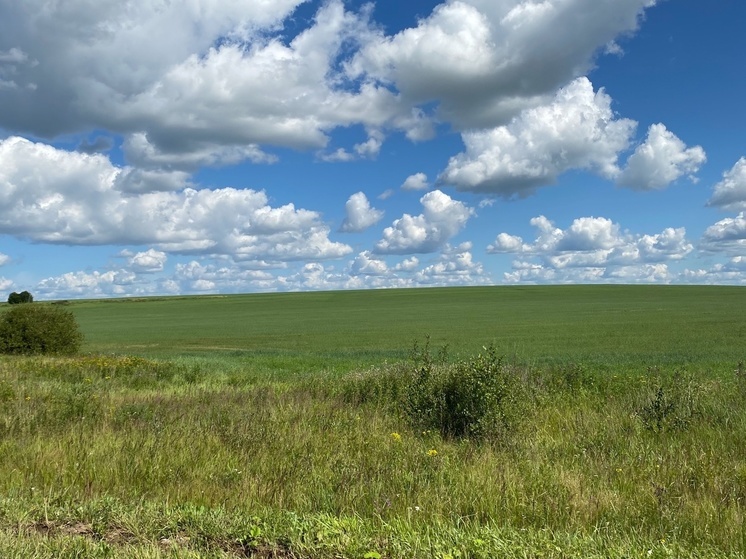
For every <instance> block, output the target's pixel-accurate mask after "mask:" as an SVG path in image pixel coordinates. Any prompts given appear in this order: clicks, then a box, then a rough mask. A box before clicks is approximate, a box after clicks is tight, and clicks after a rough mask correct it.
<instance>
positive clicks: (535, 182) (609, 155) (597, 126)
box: [439, 78, 636, 198]
mask: <svg viewBox="0 0 746 559" xmlns="http://www.w3.org/2000/svg"><path fill="white" fill-rule="evenodd" d="M635 128H636V123H635V122H634V121H631V120H628V119H618V118H616V116H615V114H614V112H613V111H612V109H611V98H610V97H609V96H608V95H607V94H606V93H605V92H604V91H603V90H600V91H598V92H594V90H593V85H592V84H591V82H590V81H589V80H588V79H587V78H578V79H576V80H575V81H573V82H572V83H570V84H569V85H568V86H566V87H564V88H562V89H560V90H559V92H558V93H557V94H556V96H555V98H554V101H553V102H551V103H549V104H546V105H542V106H539V107H535V108H532V109H528V110H526V111H524V112H523V113H521V114H520V115H519V116H518V117H516V118H515V119H514V120H513V121H512V122H511V123H510V124H507V125H505V126H499V127H497V128H492V129H487V130H477V131H472V132H466V133H464V134H463V135H462V137H463V140H464V144H465V145H466V151H465V152H464V153H461V154H459V155H456V156H455V157H452V158H451V160H450V161H449V163H448V167H447V168H446V170H445V171H444V172H443V173H442V174H441V176H440V177H439V182H441V183H446V184H452V185H455V186H456V187H457V188H458V189H459V190H468V191H474V192H483V193H489V194H496V195H499V196H503V197H505V198H510V197H513V196H519V197H524V196H527V195H529V194H531V193H532V192H533V191H534V190H535V189H536V188H537V187H538V186H541V185H546V184H550V183H552V182H554V181H555V180H556V179H557V177H558V176H559V175H560V174H562V173H563V172H565V171H568V170H570V169H588V170H593V171H595V172H597V173H599V174H601V175H602V176H604V177H606V178H613V177H615V176H616V175H617V174H618V173H619V168H618V166H617V159H618V154H619V153H620V152H621V151H622V150H624V149H626V148H627V147H628V145H629V143H630V141H631V138H632V135H633V133H634V131H635Z"/></svg>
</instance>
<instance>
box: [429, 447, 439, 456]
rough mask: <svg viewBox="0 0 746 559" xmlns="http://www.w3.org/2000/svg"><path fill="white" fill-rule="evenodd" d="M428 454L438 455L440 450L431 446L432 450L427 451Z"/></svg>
mask: <svg viewBox="0 0 746 559" xmlns="http://www.w3.org/2000/svg"><path fill="white" fill-rule="evenodd" d="M427 455H428V456H437V455H438V451H437V450H435V449H434V448H431V449H430V450H428V451H427Z"/></svg>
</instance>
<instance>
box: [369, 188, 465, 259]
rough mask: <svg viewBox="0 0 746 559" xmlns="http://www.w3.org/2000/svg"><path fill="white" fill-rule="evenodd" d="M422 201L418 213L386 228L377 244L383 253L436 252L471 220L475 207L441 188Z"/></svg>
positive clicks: (380, 252) (427, 195) (379, 250)
mask: <svg viewBox="0 0 746 559" xmlns="http://www.w3.org/2000/svg"><path fill="white" fill-rule="evenodd" d="M420 203H421V204H422V207H423V212H422V213H421V214H420V215H418V216H412V215H409V214H404V215H403V216H402V217H401V218H399V219H397V220H395V221H394V223H393V224H392V225H391V227H387V228H386V229H384V231H383V238H382V239H381V240H380V241H378V242H377V243H376V247H375V252H377V253H379V254H415V253H428V252H435V251H436V250H438V249H439V248H441V247H443V246H444V245H445V244H446V243H447V242H448V241H449V240H450V239H451V238H452V237H454V236H455V235H456V234H457V233H458V232H459V231H460V230H461V229H462V228H463V227H464V225H466V222H467V221H468V220H469V217H471V215H472V213H473V212H472V210H471V208H469V207H468V206H466V205H465V204H464V203H463V202H459V201H458V200H454V199H452V198H451V197H450V196H448V195H447V194H444V193H443V192H441V191H440V190H434V191H432V192H428V193H427V194H425V195H424V196H423V197H422V198H420Z"/></svg>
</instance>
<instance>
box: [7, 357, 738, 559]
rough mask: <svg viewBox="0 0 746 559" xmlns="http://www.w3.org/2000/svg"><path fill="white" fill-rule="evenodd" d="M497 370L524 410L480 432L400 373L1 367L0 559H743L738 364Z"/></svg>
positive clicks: (46, 362)
mask: <svg viewBox="0 0 746 559" xmlns="http://www.w3.org/2000/svg"><path fill="white" fill-rule="evenodd" d="M442 366H443V367H445V368H448V367H452V368H453V369H452V370H458V364H456V365H451V364H448V363H444V364H443V365H442ZM501 366H505V367H510V368H511V374H514V375H515V376H516V378H519V379H520V382H521V388H520V392H518V394H519V395H520V399H521V408H520V409H521V414H520V415H518V416H515V417H514V418H513V421H511V423H510V429H511V431H510V435H511V436H510V437H500V438H499V439H490V437H484V438H479V439H477V438H470V437H469V434H468V433H463V434H460V435H463V436H453V433H449V432H442V433H441V432H440V431H439V430H437V429H426V428H422V427H421V426H420V425H419V424H417V423H416V422H412V421H411V415H408V413H407V406H406V399H407V395H408V393H409V392H408V391H409V390H410V389H411V386H412V383H413V382H415V380H416V378H417V367H416V365H415V364H412V363H407V362H405V363H398V364H395V365H382V366H379V367H377V368H370V369H367V370H363V371H358V372H357V373H355V374H350V375H346V376H342V377H340V376H339V374H338V373H336V372H329V371H325V372H324V371H322V372H318V373H309V374H307V375H306V376H304V377H302V378H292V379H278V378H275V379H266V378H263V377H261V376H257V375H256V374H255V373H253V372H252V371H251V370H250V369H245V370H242V369H240V368H239V367H237V366H236V365H235V363H233V364H232V365H230V366H227V367H226V368H225V369H220V368H218V369H217V370H215V369H214V368H211V369H205V368H204V363H202V362H200V361H188V360H177V361H158V360H152V359H145V358H141V357H138V358H133V357H112V356H108V357H96V356H87V357H81V358H75V359H73V358H69V359H67V358H54V359H51V358H43V359H42V358H5V359H2V360H0V496H1V497H0V555H1V556H3V557H80V556H85V557H166V556H179V557H236V556H251V555H252V554H254V555H256V556H277V557H313V558H319V557H320V558H323V557H330V558H331V557H340V556H341V557H365V556H367V557H371V558H374V557H422V558H425V557H440V558H446V557H451V558H453V557H485V558H486V557H497V556H503V557H557V558H560V557H563V558H564V557H743V554H744V551H745V550H746V531H745V530H744V524H745V521H746V518H744V514H745V513H746V414H744V412H743V410H744V405H745V404H746V381H744V378H743V374H742V373H739V372H738V371H739V369H736V371H734V370H733V368H731V369H728V370H725V369H723V370H718V371H700V370H697V369H695V370H691V371H683V370H676V369H668V368H663V369H652V370H650V371H646V372H645V373H644V374H643V373H640V374H635V373H624V374H620V375H614V374H607V373H603V374H600V373H597V372H595V371H594V370H593V369H589V368H584V367H582V366H577V365H571V364H565V365H561V366H548V365H542V366H535V367H529V366H527V365H525V364H520V363H510V362H507V363H504V364H503V365H501ZM273 554H274V555H273Z"/></svg>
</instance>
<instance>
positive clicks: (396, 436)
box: [391, 432, 401, 443]
mask: <svg viewBox="0 0 746 559" xmlns="http://www.w3.org/2000/svg"><path fill="white" fill-rule="evenodd" d="M391 440H392V441H394V442H395V443H400V442H401V435H400V434H399V433H397V432H393V433H391Z"/></svg>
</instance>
